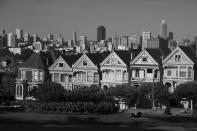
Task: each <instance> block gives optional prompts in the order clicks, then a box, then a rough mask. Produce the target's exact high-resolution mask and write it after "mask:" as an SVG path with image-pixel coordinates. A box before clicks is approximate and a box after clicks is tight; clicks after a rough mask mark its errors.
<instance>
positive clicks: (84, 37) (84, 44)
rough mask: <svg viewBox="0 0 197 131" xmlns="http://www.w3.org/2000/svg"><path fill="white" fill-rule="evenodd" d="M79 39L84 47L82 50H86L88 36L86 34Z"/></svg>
mask: <svg viewBox="0 0 197 131" xmlns="http://www.w3.org/2000/svg"><path fill="white" fill-rule="evenodd" d="M79 41H80V47H81V48H82V50H85V49H86V47H87V37H86V36H80V37H79Z"/></svg>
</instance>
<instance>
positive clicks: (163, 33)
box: [160, 20, 167, 39]
mask: <svg viewBox="0 0 197 131" xmlns="http://www.w3.org/2000/svg"><path fill="white" fill-rule="evenodd" d="M160 35H161V38H163V39H167V23H166V21H165V20H162V21H161V33H160Z"/></svg>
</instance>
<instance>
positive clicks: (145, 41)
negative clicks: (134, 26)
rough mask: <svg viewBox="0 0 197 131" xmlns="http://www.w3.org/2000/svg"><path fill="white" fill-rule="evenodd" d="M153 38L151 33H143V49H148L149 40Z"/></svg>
mask: <svg viewBox="0 0 197 131" xmlns="http://www.w3.org/2000/svg"><path fill="white" fill-rule="evenodd" d="M150 38H151V32H142V49H145V48H147V40H148V39H150Z"/></svg>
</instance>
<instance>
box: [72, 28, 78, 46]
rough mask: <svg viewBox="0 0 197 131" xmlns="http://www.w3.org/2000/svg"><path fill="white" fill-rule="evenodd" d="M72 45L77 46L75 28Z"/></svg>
mask: <svg viewBox="0 0 197 131" xmlns="http://www.w3.org/2000/svg"><path fill="white" fill-rule="evenodd" d="M73 44H74V45H77V32H76V28H75V30H74V32H73Z"/></svg>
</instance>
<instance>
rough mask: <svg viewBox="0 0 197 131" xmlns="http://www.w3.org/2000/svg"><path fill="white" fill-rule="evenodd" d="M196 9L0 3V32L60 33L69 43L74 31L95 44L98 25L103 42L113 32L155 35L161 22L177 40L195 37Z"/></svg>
mask: <svg viewBox="0 0 197 131" xmlns="http://www.w3.org/2000/svg"><path fill="white" fill-rule="evenodd" d="M196 6H197V2H196V1H195V0H188V1H185V0H172V1H170V0H167V1H161V0H148V1H147V0H139V1H138V0H131V1H129V0H123V1H118V0H106V1H96V0H83V1H79V0H75V1H71V0H67V1H63V0H58V1H52V0H47V1H46V0H9V1H6V0H1V1H0V17H1V22H0V29H5V30H6V32H7V33H9V32H14V33H15V29H17V28H19V29H23V30H24V33H25V32H29V33H30V34H38V35H41V36H46V35H47V34H48V33H52V34H56V35H57V34H59V33H62V35H63V37H64V38H65V40H71V39H72V37H73V36H72V35H73V29H74V28H76V31H77V37H78V38H79V36H81V35H82V36H87V37H88V39H90V40H96V37H97V27H98V26H100V25H103V26H105V27H106V37H107V38H108V37H112V36H114V35H115V32H116V33H117V34H118V35H120V36H123V35H134V34H142V32H143V31H151V33H152V34H153V35H159V34H160V21H161V20H165V21H166V22H167V24H168V32H174V38H175V40H181V39H183V38H187V37H189V38H193V37H194V36H196V35H197V29H196V28H194V27H195V23H197V18H195V17H194V16H195V12H197V8H195V7H196ZM183 8H184V9H183Z"/></svg>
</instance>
